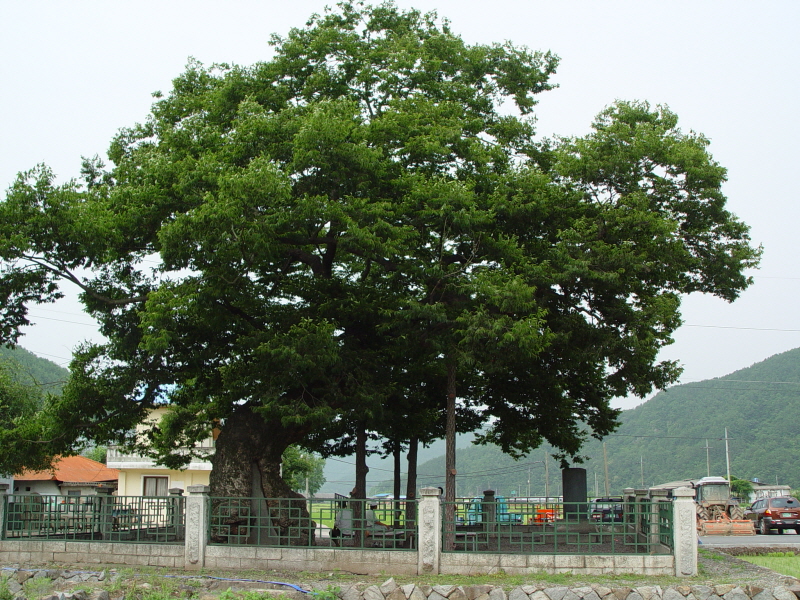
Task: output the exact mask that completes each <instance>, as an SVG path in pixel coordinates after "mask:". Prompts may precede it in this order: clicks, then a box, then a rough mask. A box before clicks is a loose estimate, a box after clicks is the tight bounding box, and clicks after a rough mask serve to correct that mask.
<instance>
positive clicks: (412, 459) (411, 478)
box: [406, 437, 419, 529]
mask: <svg viewBox="0 0 800 600" xmlns="http://www.w3.org/2000/svg"><path fill="white" fill-rule="evenodd" d="M418 448H419V440H418V439H417V438H415V437H412V438H411V439H410V440H409V441H408V455H407V456H406V460H407V461H408V477H407V481H406V529H414V528H415V527H416V522H417V502H416V496H417V450H418Z"/></svg>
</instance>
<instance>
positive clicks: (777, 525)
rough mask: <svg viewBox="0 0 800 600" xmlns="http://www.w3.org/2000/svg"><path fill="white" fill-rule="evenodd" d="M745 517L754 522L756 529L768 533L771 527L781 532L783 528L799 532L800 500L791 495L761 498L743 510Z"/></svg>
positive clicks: (761, 532)
mask: <svg viewBox="0 0 800 600" xmlns="http://www.w3.org/2000/svg"><path fill="white" fill-rule="evenodd" d="M744 518H745V519H752V520H753V521H754V522H755V526H756V531H758V532H759V533H760V534H761V535H769V534H770V533H772V530H773V529H777V530H778V533H783V530H784V529H794V531H795V533H797V534H800V502H798V501H797V498H792V497H791V496H782V497H780V498H762V499H761V500H756V501H755V502H753V505H752V506H751V507H750V508H748V509H747V510H746V511H744Z"/></svg>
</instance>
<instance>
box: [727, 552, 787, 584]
mask: <svg viewBox="0 0 800 600" xmlns="http://www.w3.org/2000/svg"><path fill="white" fill-rule="evenodd" d="M739 558H741V559H742V560H746V561H747V562H751V563H753V564H754V565H759V566H762V567H767V568H768V569H772V570H773V571H775V572H776V573H780V574H781V575H788V576H789V577H796V578H798V579H800V556H797V555H795V554H793V553H791V552H771V553H770V554H765V555H762V556H740V557H739Z"/></svg>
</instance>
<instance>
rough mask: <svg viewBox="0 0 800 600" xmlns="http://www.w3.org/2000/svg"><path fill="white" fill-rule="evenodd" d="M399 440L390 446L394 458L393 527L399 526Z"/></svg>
mask: <svg viewBox="0 0 800 600" xmlns="http://www.w3.org/2000/svg"><path fill="white" fill-rule="evenodd" d="M400 450H401V448H400V442H397V441H396V442H394V447H393V448H392V457H393V458H394V489H393V490H392V495H393V496H394V506H393V512H394V520H393V522H392V525H393V526H394V527H400V486H401V483H402V482H401V481H400Z"/></svg>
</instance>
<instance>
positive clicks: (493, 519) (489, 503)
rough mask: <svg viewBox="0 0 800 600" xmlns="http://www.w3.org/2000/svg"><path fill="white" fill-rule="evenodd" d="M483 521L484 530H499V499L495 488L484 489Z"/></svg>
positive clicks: (493, 531)
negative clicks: (496, 496) (495, 493)
mask: <svg viewBox="0 0 800 600" xmlns="http://www.w3.org/2000/svg"><path fill="white" fill-rule="evenodd" d="M481 521H482V525H483V530H484V531H486V532H488V533H490V534H492V533H496V532H497V499H496V498H495V495H494V490H484V491H483V500H482V501H481Z"/></svg>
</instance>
